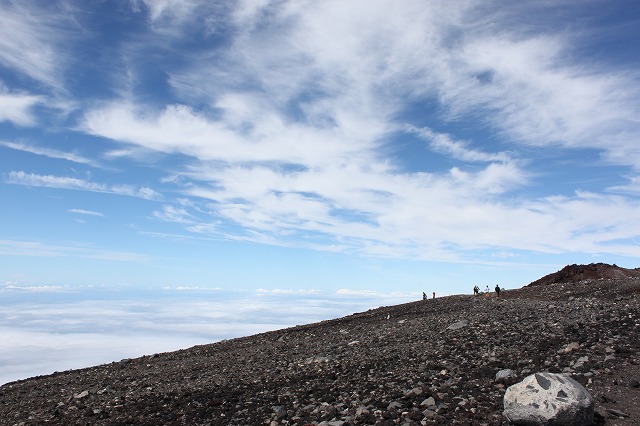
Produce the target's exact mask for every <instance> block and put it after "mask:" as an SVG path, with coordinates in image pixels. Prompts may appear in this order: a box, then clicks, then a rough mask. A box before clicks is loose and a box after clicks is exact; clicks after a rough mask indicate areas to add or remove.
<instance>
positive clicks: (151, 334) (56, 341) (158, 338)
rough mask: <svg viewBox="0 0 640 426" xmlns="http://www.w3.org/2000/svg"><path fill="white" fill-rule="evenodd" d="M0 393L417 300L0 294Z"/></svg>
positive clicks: (206, 292) (265, 293)
mask: <svg viewBox="0 0 640 426" xmlns="http://www.w3.org/2000/svg"><path fill="white" fill-rule="evenodd" d="M0 296H1V298H2V300H3V303H2V306H0V335H1V336H2V339H1V340H0V385H1V384H4V383H7V382H11V381H14V380H20V379H25V378H28V377H33V376H37V375H44V374H51V373H53V372H55V371H64V370H69V369H77V368H83V367H90V366H94V365H100V364H105V363H109V362H113V361H119V360H121V359H125V358H134V357H139V356H142V355H149V354H154V353H159V352H168V351H174V350H178V349H183V348H188V347H191V346H194V345H200V344H207V343H213V342H217V341H220V340H224V339H231V338H235V337H241V336H248V335H252V334H256V333H260V332H264V331H269V330H277V329H281V328H286V327H291V326H295V325H301V324H308V323H313V322H317V321H321V320H326V319H332V318H338V317H341V316H345V315H349V314H352V313H355V312H362V311H366V310H368V309H372V308H377V307H380V306H388V305H394V304H398V303H404V302H409V301H412V300H417V299H418V298H419V294H418V293H379V292H368V291H352V290H346V289H345V290H338V291H331V292H330V291H323V290H283V289H258V290H251V291H242V290H237V291H228V290H221V289H207V288H193V287H172V288H162V289H160V288H154V289H117V290H113V289H96V288H83V289H78V288H68V287H64V286H44V287H28V286H17V285H11V284H5V285H3V286H0Z"/></svg>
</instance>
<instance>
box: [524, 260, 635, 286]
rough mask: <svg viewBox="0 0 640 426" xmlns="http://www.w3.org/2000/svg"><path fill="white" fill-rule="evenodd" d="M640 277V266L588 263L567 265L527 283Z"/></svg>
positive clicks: (539, 283) (537, 283) (546, 283)
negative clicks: (624, 266) (627, 266)
mask: <svg viewBox="0 0 640 426" xmlns="http://www.w3.org/2000/svg"><path fill="white" fill-rule="evenodd" d="M635 277H640V268H635V269H627V268H621V267H619V266H618V265H608V264H606V263H590V264H589V265H575V264H573V265H567V266H565V267H564V268H562V269H561V270H560V271H558V272H554V273H553V274H549V275H545V276H544V277H542V278H540V279H539V280H536V281H534V282H532V283H531V284H529V285H530V286H537V285H549V284H556V283H574V282H578V281H585V280H601V279H612V278H617V279H623V278H635Z"/></svg>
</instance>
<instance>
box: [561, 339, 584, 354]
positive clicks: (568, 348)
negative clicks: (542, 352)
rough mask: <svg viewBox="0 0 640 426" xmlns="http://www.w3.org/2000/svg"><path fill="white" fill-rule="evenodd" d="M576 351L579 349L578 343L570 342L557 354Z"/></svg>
mask: <svg viewBox="0 0 640 426" xmlns="http://www.w3.org/2000/svg"><path fill="white" fill-rule="evenodd" d="M576 349H580V343H578V342H571V343H569V344H568V345H567V346H565V347H564V348H563V349H560V350H559V351H558V353H562V354H568V353H569V352H571V351H575V350H576Z"/></svg>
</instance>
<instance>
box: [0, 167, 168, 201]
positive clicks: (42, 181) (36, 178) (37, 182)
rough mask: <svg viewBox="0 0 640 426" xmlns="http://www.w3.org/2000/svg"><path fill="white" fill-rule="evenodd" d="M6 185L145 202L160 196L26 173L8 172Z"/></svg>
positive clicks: (150, 191)
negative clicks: (106, 195)
mask: <svg viewBox="0 0 640 426" xmlns="http://www.w3.org/2000/svg"><path fill="white" fill-rule="evenodd" d="M5 181H6V182H7V183H11V184H16V185H27V186H42V187H47V188H61V189H73V190H79V191H91V192H104V193H107V194H116V195H126V196H129V197H137V198H144V199H146V200H161V199H162V195H161V194H159V193H158V192H156V191H154V190H153V189H151V188H148V187H144V186H143V187H139V188H137V187H135V186H133V185H111V186H109V185H105V184H102V183H95V182H90V181H86V180H83V179H78V178H73V177H67V176H52V175H37V174H35V173H26V172H23V171H12V172H9V175H8V176H7V179H6V180H5Z"/></svg>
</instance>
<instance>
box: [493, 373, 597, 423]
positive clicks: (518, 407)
mask: <svg viewBox="0 0 640 426" xmlns="http://www.w3.org/2000/svg"><path fill="white" fill-rule="evenodd" d="M594 407H595V403H594V399H593V398H592V397H591V395H590V394H589V392H588V391H587V390H586V389H585V388H584V387H583V386H582V385H581V384H580V383H578V382H576V381H575V380H573V379H572V378H570V377H566V376H563V375H561V374H555V373H547V372H544V373H536V374H532V375H530V376H528V377H526V378H525V379H524V380H523V381H522V382H520V383H516V384H515V385H513V386H510V387H509V388H507V391H506V393H505V395H504V412H503V414H504V416H505V417H506V418H507V419H508V420H509V421H510V422H511V423H513V424H515V425H566V426H587V425H590V424H592V423H593V416H594Z"/></svg>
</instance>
